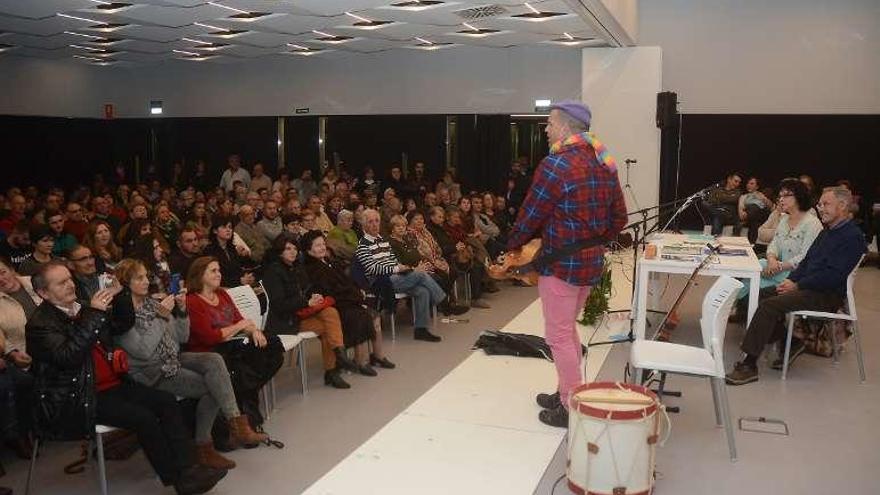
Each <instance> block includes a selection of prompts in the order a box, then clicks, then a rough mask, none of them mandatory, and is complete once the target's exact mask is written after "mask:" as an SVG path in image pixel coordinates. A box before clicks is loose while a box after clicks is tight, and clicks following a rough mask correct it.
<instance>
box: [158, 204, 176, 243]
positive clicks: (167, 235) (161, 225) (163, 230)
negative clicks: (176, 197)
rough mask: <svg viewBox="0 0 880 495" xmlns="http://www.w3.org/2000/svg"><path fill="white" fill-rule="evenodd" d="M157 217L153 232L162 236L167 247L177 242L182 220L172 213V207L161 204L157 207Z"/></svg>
mask: <svg viewBox="0 0 880 495" xmlns="http://www.w3.org/2000/svg"><path fill="white" fill-rule="evenodd" d="M155 217H156V218H155V220H154V221H153V229H154V230H153V231H154V232H157V233H158V234H160V235H161V236H162V238H163V239H164V240H165V243H166V247H167V245H173V244H174V243H175V242H177V235H178V233H179V232H180V219H179V218H177V215H175V214H174V213H172V211H171V207H169V206H168V205H167V204H165V203H162V204H160V205H159V206H157V207H156V215H155Z"/></svg>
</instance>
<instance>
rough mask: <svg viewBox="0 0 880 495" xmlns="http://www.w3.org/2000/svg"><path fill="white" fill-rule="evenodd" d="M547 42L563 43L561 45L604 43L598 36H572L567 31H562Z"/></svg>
mask: <svg viewBox="0 0 880 495" xmlns="http://www.w3.org/2000/svg"><path fill="white" fill-rule="evenodd" d="M547 43H553V44H556V45H563V46H583V45H603V44H605V41H604V40H601V39H598V38H582V37H580V36H572V35H570V34H568V33H562V37H561V38H554V39H552V40H549V41H547Z"/></svg>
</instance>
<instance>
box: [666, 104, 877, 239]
mask: <svg viewBox="0 0 880 495" xmlns="http://www.w3.org/2000/svg"><path fill="white" fill-rule="evenodd" d="M878 139H880V116H877V115H708V114H685V115H682V125H681V167H680V170H679V173H678V177H679V187H678V191H679V196H687V195H689V194H691V193H692V192H694V191H696V190H698V189H701V188H703V187H705V186H706V185H708V184H711V183H713V182H716V181H719V180H721V179H722V178H723V177H724V175H725V173H726V172H727V171H728V170H739V171H742V172H743V173H745V174H746V175H752V174H754V175H757V176H758V177H759V178H760V179H762V180H763V181H764V183H765V185H768V186H775V185H776V184H777V183H778V182H779V180H780V179H782V178H784V177H790V176H797V175H800V174H809V175H811V176H813V178H814V179H815V180H816V182H817V184H818V185H819V186H820V187H821V186H823V185H831V184H833V183H834V182H835V181H837V180H838V179H849V180H850V181H852V182H853V184H854V186H855V189H856V192H857V193H860V194H862V195H863V197H864V201H863V204H870V203H869V202H870V201H872V200H873V199H874V198H873V196H874V190H875V187H877V184H878V181H880V171H878V167H880V155H878V154H877V152H876V148H877V144H876V143H877V142H878ZM662 172H663V173H664V174H671V175H673V176H674V175H675V170H664V171H662ZM672 199H673V197H672V195H671V194H670V193H669V192H666V193H665V194H664V196H663V197H661V201H662V202H666V201H670V200H672ZM687 219H688V220H689V221H688V222H687V225H686V226H693V225H694V224H696V223H698V217H696V215H688V216H687Z"/></svg>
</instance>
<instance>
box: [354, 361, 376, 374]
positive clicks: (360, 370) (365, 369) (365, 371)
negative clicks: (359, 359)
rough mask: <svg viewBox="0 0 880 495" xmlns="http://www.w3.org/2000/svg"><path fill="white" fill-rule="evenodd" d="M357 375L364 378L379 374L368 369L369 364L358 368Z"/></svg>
mask: <svg viewBox="0 0 880 495" xmlns="http://www.w3.org/2000/svg"><path fill="white" fill-rule="evenodd" d="M358 373H360V374H361V375H364V376H376V375H378V374H379V373H376V370H374V369H373V368H371V367H370V365H369V364H362V365H360V366H358Z"/></svg>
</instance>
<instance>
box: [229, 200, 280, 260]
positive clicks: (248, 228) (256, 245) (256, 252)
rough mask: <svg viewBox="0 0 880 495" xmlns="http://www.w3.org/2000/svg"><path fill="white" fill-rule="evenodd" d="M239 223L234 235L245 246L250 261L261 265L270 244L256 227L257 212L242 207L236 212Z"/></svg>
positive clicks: (253, 209)
mask: <svg viewBox="0 0 880 495" xmlns="http://www.w3.org/2000/svg"><path fill="white" fill-rule="evenodd" d="M238 217H239V222H238V224H237V225H236V226H235V233H236V234H238V236H239V237H241V240H242V241H244V243H245V244H247V247H248V248H250V251H251V256H250V257H251V259H252V260H253V261H254V262H255V263H258V264H259V263H262V261H263V257H264V256H265V255H266V252H267V251H268V250H269V247H270V246H271V244H270V243H269V239H267V238H266V236H265V235H264V234H263V232H262V230H261V229H260V228H258V227H257V223H256V217H257V211H256V209H255V208H254V207H253V206H251V205H244V206H242V207H241V208H240V209H239V210H238Z"/></svg>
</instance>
